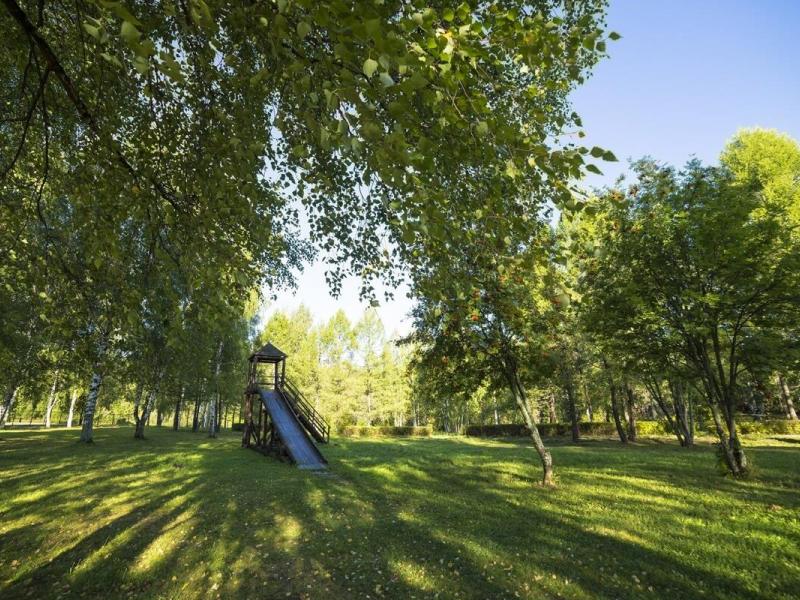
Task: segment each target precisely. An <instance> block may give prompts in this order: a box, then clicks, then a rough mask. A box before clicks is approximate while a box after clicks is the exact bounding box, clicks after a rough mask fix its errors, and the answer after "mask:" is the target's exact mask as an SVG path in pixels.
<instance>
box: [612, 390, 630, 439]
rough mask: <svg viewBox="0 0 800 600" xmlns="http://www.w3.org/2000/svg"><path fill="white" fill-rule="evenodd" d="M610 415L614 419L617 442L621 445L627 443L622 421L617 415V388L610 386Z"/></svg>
mask: <svg viewBox="0 0 800 600" xmlns="http://www.w3.org/2000/svg"><path fill="white" fill-rule="evenodd" d="M611 414H612V415H613V417H614V425H615V426H616V428H617V435H618V436H619V441H620V442H622V443H623V444H627V443H628V434H627V433H626V432H625V427H624V426H623V425H622V419H621V418H620V414H619V405H618V404H617V386H615V385H614V384H613V383H612V384H611Z"/></svg>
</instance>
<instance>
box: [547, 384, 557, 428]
mask: <svg viewBox="0 0 800 600" xmlns="http://www.w3.org/2000/svg"><path fill="white" fill-rule="evenodd" d="M547 409H548V419H549V422H550V424H553V423H555V422H556V421H557V420H558V419H557V416H556V395H555V394H554V393H553V392H551V393H550V396H549V397H548V399H547Z"/></svg>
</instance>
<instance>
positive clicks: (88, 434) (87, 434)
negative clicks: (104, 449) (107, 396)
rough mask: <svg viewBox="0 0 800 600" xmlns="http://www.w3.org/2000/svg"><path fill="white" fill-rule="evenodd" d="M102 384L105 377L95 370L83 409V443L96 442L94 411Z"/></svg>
mask: <svg viewBox="0 0 800 600" xmlns="http://www.w3.org/2000/svg"><path fill="white" fill-rule="evenodd" d="M102 383H103V375H102V374H101V373H100V372H99V371H98V370H96V369H95V372H94V373H93V374H92V380H91V382H90V383H89V392H88V393H87V394H86V406H85V407H84V409H83V427H82V429H81V441H82V442H87V443H89V442H92V441H94V411H95V409H96V408H97V395H98V394H99V393H100V384H102Z"/></svg>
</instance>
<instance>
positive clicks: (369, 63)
mask: <svg viewBox="0 0 800 600" xmlns="http://www.w3.org/2000/svg"><path fill="white" fill-rule="evenodd" d="M377 68H378V61H377V60H374V59H372V58H368V59H367V60H365V61H364V65H363V67H362V68H361V70H362V71H364V75H366V76H367V77H372V74H373V73H375V69H377Z"/></svg>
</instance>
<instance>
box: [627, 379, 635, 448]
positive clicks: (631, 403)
mask: <svg viewBox="0 0 800 600" xmlns="http://www.w3.org/2000/svg"><path fill="white" fill-rule="evenodd" d="M625 396H626V398H627V400H628V402H627V409H628V411H627V412H628V439H629V440H630V441H632V442H635V441H636V415H635V414H634V408H635V407H636V398H635V397H634V395H633V390H632V389H631V386H630V385H628V382H627V381H626V382H625Z"/></svg>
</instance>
